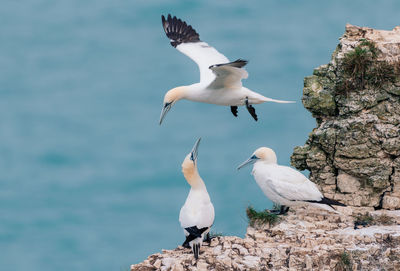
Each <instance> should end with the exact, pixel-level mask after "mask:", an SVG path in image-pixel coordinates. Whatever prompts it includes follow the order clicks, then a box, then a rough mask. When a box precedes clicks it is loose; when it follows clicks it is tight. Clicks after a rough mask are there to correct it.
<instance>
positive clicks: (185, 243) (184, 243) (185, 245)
mask: <svg viewBox="0 0 400 271" xmlns="http://www.w3.org/2000/svg"><path fill="white" fill-rule="evenodd" d="M182 246H183V247H184V248H190V245H189V242H187V239H186V240H185V242H183V244H182Z"/></svg>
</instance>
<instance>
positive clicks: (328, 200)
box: [306, 197, 346, 207]
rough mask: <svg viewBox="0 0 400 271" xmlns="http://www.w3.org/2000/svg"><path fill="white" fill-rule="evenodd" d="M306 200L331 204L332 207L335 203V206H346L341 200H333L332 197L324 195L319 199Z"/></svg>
mask: <svg viewBox="0 0 400 271" xmlns="http://www.w3.org/2000/svg"><path fill="white" fill-rule="evenodd" d="M306 201H307V202H310V203H319V204H326V205H329V206H331V207H332V205H337V206H343V207H346V205H345V204H343V203H341V202H338V201H336V200H333V199H329V198H326V197H323V198H322V199H321V200H318V201H317V200H306Z"/></svg>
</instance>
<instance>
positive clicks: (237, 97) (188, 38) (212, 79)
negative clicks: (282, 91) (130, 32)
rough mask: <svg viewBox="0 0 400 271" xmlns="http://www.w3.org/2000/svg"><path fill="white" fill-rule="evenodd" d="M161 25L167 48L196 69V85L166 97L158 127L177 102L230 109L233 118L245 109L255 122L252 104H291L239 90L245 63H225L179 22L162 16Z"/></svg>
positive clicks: (243, 75) (246, 75) (216, 53)
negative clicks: (227, 107) (174, 51)
mask: <svg viewBox="0 0 400 271" xmlns="http://www.w3.org/2000/svg"><path fill="white" fill-rule="evenodd" d="M162 23H163V27H164V31H165V33H166V35H167V37H168V38H169V39H170V41H171V45H172V46H173V47H175V48H176V49H177V50H178V51H180V52H181V53H183V54H185V55H186V56H188V57H189V58H191V59H192V60H193V61H194V62H196V64H197V65H198V66H199V70H200V82H199V83H195V84H192V85H189V86H181V87H176V88H173V89H171V90H169V91H168V92H167V93H166V95H165V97H164V104H163V109H162V111H161V116H160V124H161V123H162V121H163V119H164V117H165V115H166V114H167V112H168V111H169V110H170V109H171V107H172V105H174V104H175V103H176V102H177V101H179V100H181V99H186V100H191V101H195V102H202V103H209V104H216V105H223V106H230V107H231V112H232V113H233V115H234V116H235V117H236V116H237V107H238V106H242V105H245V106H246V108H247V110H248V111H249V113H250V114H251V116H252V117H253V118H254V119H255V120H256V121H257V119H258V118H257V115H256V113H255V109H254V107H252V106H251V105H252V104H260V103H264V102H276V103H291V102H289V101H281V100H275V99H271V98H268V97H265V96H263V95H261V94H259V93H257V92H254V91H252V90H250V89H248V88H245V87H243V86H242V79H246V78H247V77H248V73H247V71H246V70H245V69H244V68H243V67H244V66H245V65H246V64H247V61H245V60H242V59H238V60H236V61H233V62H229V59H228V58H227V57H226V56H224V55H223V54H221V53H220V52H218V51H217V50H216V49H215V48H214V47H211V46H210V45H208V44H207V43H205V42H203V41H201V40H200V38H199V34H198V33H197V32H196V31H195V30H194V29H193V28H192V27H191V26H190V25H187V24H186V23H185V22H183V21H182V20H180V19H177V18H176V17H171V15H168V18H167V19H165V17H164V16H162Z"/></svg>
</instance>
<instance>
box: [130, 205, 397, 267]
mask: <svg viewBox="0 0 400 271" xmlns="http://www.w3.org/2000/svg"><path fill="white" fill-rule="evenodd" d="M382 214H384V216H383V218H384V219H380V218H381V217H382ZM372 216H373V217H374V219H376V220H377V221H381V222H382V221H383V222H384V223H385V224H390V225H373V226H370V227H365V228H361V229H357V230H354V223H353V222H354V221H353V217H352V216H346V215H339V214H332V213H328V212H327V211H321V210H316V209H314V210H311V211H310V209H307V210H306V209H299V210H297V211H296V212H289V214H288V215H287V216H284V217H283V218H282V220H281V221H280V222H279V223H278V224H277V225H275V226H269V225H266V226H259V227H257V228H252V227H249V228H248V229H247V234H246V237H245V238H244V239H242V238H239V237H233V236H227V237H217V238H214V239H213V240H212V241H211V244H210V246H203V247H202V248H201V254H200V257H199V259H198V261H197V262H196V261H195V260H194V257H193V254H192V253H191V251H190V249H184V248H183V247H178V248H177V249H175V250H163V252H162V253H157V254H154V255H151V256H149V257H148V258H147V259H146V260H145V261H144V262H142V263H140V264H136V265H132V266H131V270H132V271H150V270H165V271H167V270H172V271H178V270H216V271H222V270H400V226H399V224H400V211H384V210H381V211H374V212H373V213H372Z"/></svg>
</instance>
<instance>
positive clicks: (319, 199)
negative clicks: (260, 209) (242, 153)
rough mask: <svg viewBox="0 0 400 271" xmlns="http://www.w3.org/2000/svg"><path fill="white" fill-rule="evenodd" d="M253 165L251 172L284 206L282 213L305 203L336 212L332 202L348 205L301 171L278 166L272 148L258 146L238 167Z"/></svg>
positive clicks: (262, 186) (264, 190) (269, 195)
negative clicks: (329, 194)
mask: <svg viewBox="0 0 400 271" xmlns="http://www.w3.org/2000/svg"><path fill="white" fill-rule="evenodd" d="M250 164H254V166H253V171H252V172H251V173H252V174H253V176H254V179H255V180H256V182H257V184H258V186H260V188H261V190H262V191H263V192H264V194H265V195H266V196H267V197H268V198H269V199H270V200H271V201H273V202H275V203H277V204H279V205H281V209H280V212H279V214H284V213H286V212H287V211H288V210H289V207H290V206H295V205H299V204H304V203H307V204H311V205H314V206H317V207H319V208H322V209H326V210H329V211H334V212H336V211H335V209H334V208H333V207H332V205H338V206H346V205H344V204H342V203H340V202H337V201H335V200H332V199H328V198H326V197H324V195H322V193H321V192H320V191H319V190H318V187H317V185H316V184H315V183H313V182H311V181H310V180H309V179H307V178H306V177H305V176H304V175H303V174H301V173H300V172H299V171H297V170H295V169H293V168H291V167H286V166H280V165H278V164H277V159H276V154H275V152H274V151H273V150H272V149H270V148H266V147H261V148H258V149H257V150H256V151H255V152H254V153H253V155H252V156H251V157H250V158H249V159H247V160H246V161H245V162H244V163H242V164H241V165H240V166H239V167H238V168H237V169H238V170H239V169H241V168H242V167H244V166H246V165H250Z"/></svg>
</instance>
